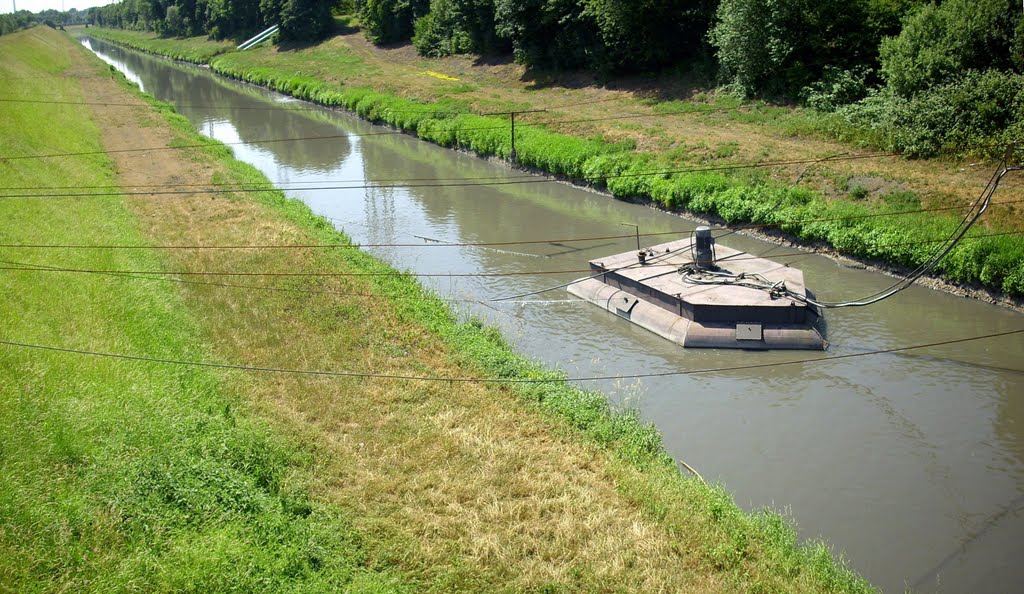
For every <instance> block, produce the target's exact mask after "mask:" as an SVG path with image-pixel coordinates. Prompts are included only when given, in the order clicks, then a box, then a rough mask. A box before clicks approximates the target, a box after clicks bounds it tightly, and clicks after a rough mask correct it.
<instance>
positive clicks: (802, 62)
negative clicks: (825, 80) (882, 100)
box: [709, 0, 877, 96]
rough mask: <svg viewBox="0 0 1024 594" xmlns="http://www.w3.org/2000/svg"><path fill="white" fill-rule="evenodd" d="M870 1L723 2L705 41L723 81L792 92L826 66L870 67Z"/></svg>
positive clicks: (757, 90) (743, 88)
mask: <svg viewBox="0 0 1024 594" xmlns="http://www.w3.org/2000/svg"><path fill="white" fill-rule="evenodd" d="M867 2H868V0H722V2H721V4H719V6H718V10H717V12H716V22H715V24H714V27H713V28H712V30H711V32H710V34H709V39H710V41H711V44H712V45H713V46H714V47H715V48H716V55H717V58H718V63H719V66H720V68H721V74H722V77H723V79H724V80H725V81H726V82H727V83H729V84H732V85H734V86H735V87H736V88H737V90H739V91H741V92H742V93H745V94H753V93H773V94H781V95H787V96H794V95H796V94H797V92H798V91H799V90H800V89H802V88H803V87H804V86H806V85H808V84H809V83H811V82H813V81H816V80H820V79H821V78H822V75H823V73H824V69H825V67H826V66H831V67H834V68H839V69H841V70H847V69H855V68H858V67H863V66H865V65H870V64H872V63H873V62H874V60H875V49H874V47H875V42H876V41H877V40H875V39H873V37H872V35H871V34H870V31H869V30H868V29H867V28H865V27H864V23H865V22H866V20H867V15H868V6H867Z"/></svg>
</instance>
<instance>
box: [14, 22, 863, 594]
mask: <svg viewBox="0 0 1024 594" xmlns="http://www.w3.org/2000/svg"><path fill="white" fill-rule="evenodd" d="M0 43H3V44H11V45H12V46H19V47H21V46H24V48H26V49H25V51H23V52H22V53H21V54H19V53H18V52H13V53H12V54H11V55H15V56H21V55H28V54H33V55H35V54H39V53H40V52H41V53H42V54H43V55H45V53H46V51H48V49H52V50H53V51H55V52H63V54H61V55H64V56H65V58H66V59H67V61H69V62H71V63H77V62H80V63H84V62H85V58H86V56H85V55H84V51H80V50H79V49H78V48H74V47H73V46H72V45H71V43H72V42H71V41H70V40H69V39H66V38H64V37H62V36H60V35H59V34H57V33H55V32H52V31H48V30H45V29H36V30H33V31H29V32H26V33H23V34H19V35H17V36H13V37H11V38H9V39H8V38H5V39H3V40H0ZM65 46H66V47H67V48H71V49H62V48H65ZM75 51H78V52H79V53H78V54H77V55H76V54H75V53H74V52H75ZM5 55H7V54H5ZM54 59H56V58H54ZM8 61H9V62H10V63H11V64H15V65H18V64H20V63H21V62H19V61H18V60H17V59H11V60H8ZM65 67H67V68H70V67H71V66H65ZM3 68H11V66H9V65H5V66H3ZM18 68H20V69H25V68H28V67H24V68H22V67H21V66H18ZM75 68H77V69H79V70H81V69H82V68H83V67H82V65H81V64H78V65H77V66H75ZM56 70H59V68H56V69H55V71H56ZM97 74H101V71H99V70H96V69H95V68H93V69H92V75H97ZM77 83H78V84H80V85H81V86H82V87H84V88H86V89H88V92H89V96H90V97H91V98H93V99H94V100H95V102H97V103H111V104H115V103H116V104H122V103H124V102H128V101H135V102H138V103H140V104H141V103H142V102H141V101H139V100H138V98H137V95H136V94H133V93H132V92H130V91H129V89H128V86H127V85H125V84H124V83H123V82H122V83H121V84H120V86H119V85H118V84H114V82H113V81H112V80H110V79H109V77H106V76H99V77H95V76H93V77H91V78H81V79H79V80H78V81H77ZM49 84H51V85H52V84H54V83H53V81H50V83H49ZM62 84H63V83H62ZM74 84H76V81H68V85H69V86H68V88H67V89H66V92H67V93H69V95H74V94H75V92H78V93H79V94H80V93H81V91H76V90H75V87H74ZM39 91H40V92H42V88H40V89H39ZM150 103H151V105H152V108H154V109H155V110H158V111H159V113H160V115H161V116H162V117H154V116H153V113H154V112H153V110H152V109H149V108H146V109H140V110H139V111H134V110H127V109H124V108H112V107H104V106H100V105H97V106H93V107H92V109H94V111H91V112H78V113H77V114H72V115H69V116H64V115H59V116H58V115H56V114H57V112H53V111H47V112H45V114H46V117H47V118H48V121H49V122H50V123H51V124H54V123H55V124H61V123H62V122H60V121H55V118H57V117H70V118H72V119H73V120H74V121H75V122H77V125H78V127H77V128H76V127H75V126H73V125H71V123H68V125H67V126H64V127H63V129H64V130H65V134H72V133H74V134H75V135H76V136H78V137H80V138H81V140H80V141H79V144H81V146H86V144H88V143H92V145H94V146H95V145H97V144H102V145H103V146H104V147H105V148H108V149H109V148H111V147H113V146H118V147H128V146H131V145H132V143H133V142H134V143H135V145H134V146H140V143H142V144H143V145H145V146H154V144H152V143H154V142H155V141H156V140H157V139H159V140H160V141H161V142H164V143H167V144H173V145H179V146H180V145H195V144H205V147H203V148H196V149H188V150H181V151H152V152H146V153H130V152H122V153H113V154H111V157H110V158H111V159H112V161H111V160H107V157H103V158H102V159H99V158H97V159H99V160H98V161H97V162H98V163H99V165H100V167H99V169H98V171H99V172H100V173H96V172H95V171H94V168H93V167H92V166H89V167H86V166H83V167H85V168H87V169H88V170H89V171H90V172H93V173H92V175H94V176H96V177H95V179H89V178H86V177H81V178H78V177H76V178H69V179H67V180H60V181H57V180H55V179H54V177H53V176H52V175H49V176H47V175H46V172H47V171H48V169H47V167H48V166H47V165H45V164H42V163H39V164H36V165H30V166H28V167H35V168H36V169H34V170H27V169H26V170H23V171H22V173H23V174H25V175H26V177H25V178H24V179H23V180H22V181H19V182H17V184H9V185H8V186H7V187H12V186H13V185H19V186H23V185H27V186H32V185H36V186H43V185H72V186H78V187H81V186H86V185H101V184H109V183H121V184H127V183H141V181H140V180H142V179H145V180H147V181H148V183H157V184H160V183H163V184H167V185H169V186H172V185H173V184H174V183H179V184H180V183H182V182H181V180H189V182H190V183H195V182H205V181H210V182H229V183H237V182H263V183H265V182H266V180H265V178H263V177H262V176H261V175H260V174H259V173H258V172H256V171H255V170H253V169H252V168H250V167H248V166H245V165H243V164H240V163H238V162H236V161H234V160H233V159H231V157H230V152H229V151H228V150H226V149H225V147H223V146H222V145H219V144H218V143H216V142H213V141H203V140H202V139H201V137H199V136H198V135H197V134H196V133H195V131H194V130H192V129H191V127H190V126H189V124H188V122H187V121H186V120H184V119H183V118H181V117H180V116H177V115H175V114H174V113H173V110H171V109H169V108H168V107H167V106H166V105H161V104H157V103H155V102H150ZM143 105H145V104H143ZM61 113H63V112H61ZM126 114H131V115H130V116H129V115H126ZM4 117H7V116H4ZM12 117H17V116H12ZM89 120H93V121H95V122H96V125H92V124H89V123H88V122H89ZM5 125H6V124H5ZM33 125H38V124H27V123H24V122H22V123H21V124H20V125H11V126H10V127H9V129H10V130H11V131H12V132H11V133H12V134H14V133H16V132H17V131H18V130H22V129H26V126H29V128H28V129H31V126H33ZM97 139H99V140H97ZM146 143H149V144H146ZM76 146H78V145H77V144H72V145H69V146H67V147H63V148H62V149H61V150H62V151H68V152H76V151H75V147H76ZM24 151H25V152H24V153H20V154H32V153H40V152H56V150H54V149H52V148H48V147H42V146H26V147H24ZM5 154H8V153H5ZM30 161H31V160H25V161H24V162H25V163H28V162H30ZM16 166H20V164H19V163H18V162H17V161H8V162H5V163H4V164H3V167H11V168H13V167H16ZM12 170H13V169H5V170H3V171H4V177H3V179H5V180H6V179H7V172H8V171H12ZM115 172H116V176H115V174H114V173H115ZM83 175H84V174H83ZM174 180H178V181H177V182H175V181H174ZM0 206H3V207H4V208H5V209H8V210H10V211H11V212H12V216H21V217H22V218H23V220H24V221H26V223H27V225H25V226H18V227H9V226H8V225H7V224H6V222H5V224H4V225H3V226H2V227H0V228H2V230H3V234H4V236H3V239H4V241H3V243H30V242H31V243H87V244H115V243H116V244H138V243H147V244H154V245H165V244H175V245H195V244H207V245H219V244H232V245H239V244H271V243H279V244H289V243H291V244H305V245H308V244H316V243H320V244H335V245H338V246H339V247H338V248H335V249H313V248H307V249H292V250H161V251H156V250H154V251H146V250H95V251H93V250H88V251H87V250H67V251H64V252H61V251H54V250H35V251H28V250H14V249H6V250H4V251H3V257H4V259H7V260H16V261H19V262H29V263H31V264H35V265H41V266H42V265H46V266H54V265H59V266H61V267H81V268H92V269H121V270H127V269H132V270H161V269H163V270H190V271H196V272H216V271H234V272H243V273H245V272H266V271H278V272H301V271H305V272H320V273H323V272H326V273H330V274H331V275H333V276H316V277H297V278H289V279H284V280H281V279H277V280H269V279H248V278H245V279H238V278H234V279H230V278H229V279H217V278H213V279H198V278H194V277H186V278H174V277H171V278H169V279H166V280H162V281H154V280H152V279H141V278H138V276H124V275H92V274H89V275H70V274H64V273H43V272H34V273H28V272H7V271H5V272H4V275H3V276H0V279H2V280H3V282H4V283H5V288H6V289H8V291H9V292H21V293H23V295H24V297H23V298H21V299H20V301H15V302H11V304H10V305H9V306H8V305H5V306H3V307H4V308H5V309H3V316H4V318H3V319H4V320H5V321H6V320H8V319H10V320H15V322H12V325H11V326H9V327H8V328H7V329H5V331H4V332H5V333H4V334H3V339H11V338H17V339H20V340H25V341H37V342H40V343H45V344H55V345H63V346H71V347H77V348H88V349H91V350H97V351H105V350H106V351H113V352H123V353H130V354H133V355H143V356H147V355H148V356H153V357H163V358H175V359H194V360H195V359H201V360H216V361H224V362H229V363H240V364H248V365H257V366H272V367H286V368H306V369H334V370H345V371H355V372H365V373H374V374H391V375H416V376H429V377H503V378H529V377H532V378H545V379H546V378H551V379H555V378H557V377H558V376H557V374H554V373H552V372H550V371H546V370H544V369H541V368H539V367H537V366H536V365H533V364H531V363H530V362H528V361H526V360H525V359H524V358H523V357H521V356H519V355H517V354H516V353H514V352H513V351H512V350H511V349H510V348H509V347H508V345H507V344H505V343H504V341H502V339H501V337H500V336H498V334H497V333H496V332H494V331H493V330H490V329H488V328H485V327H483V326H481V325H480V324H475V323H472V322H469V323H461V322H459V321H458V320H456V319H455V318H454V316H453V315H452V314H451V312H450V311H449V310H448V309H446V308H445V306H444V304H443V303H442V302H441V301H440V300H437V299H436V298H434V297H433V296H431V295H429V294H427V293H426V292H424V291H423V289H422V288H421V287H420V286H419V285H418V284H417V283H416V282H415V280H414V279H413V278H411V277H407V276H403V275H397V274H395V271H393V270H391V269H390V268H388V267H387V266H385V265H383V264H382V263H380V262H378V261H376V260H374V259H372V258H371V257H369V256H368V255H366V254H364V253H362V252H360V251H359V250H358V249H351V246H349V245H348V241H347V239H346V238H345V237H344V236H343V235H342V234H340V233H338V232H337V231H335V230H334V229H333V228H332V227H331V226H330V225H328V224H327V223H326V222H325V221H324V220H323V219H320V218H318V217H316V216H314V215H313V214H312V213H311V212H310V211H309V210H308V209H307V208H306V207H305V206H304V205H303V204H301V203H299V202H296V201H291V200H287V199H285V198H284V197H283V195H281V194H280V193H279V192H276V191H275V192H260V193H252V194H241V195H239V196H235V197H229V196H225V195H198V196H181V197H175V198H173V199H158V198H150V197H144V196H135V197H131V198H126V199H124V200H122V199H120V198H102V199H92V198H91V199H55V200H50V199H45V200H44V199H22V200H21V201H20V202H15V201H13V200H9V201H4V202H2V203H0ZM44 206H45V207H46V208H47V209H48V210H46V211H41V210H39V209H41V208H43V207H44ZM72 208H73V209H74V211H73V216H68V212H69V209H72ZM19 209H20V211H21V212H23V214H18V215H15V214H14V212H15V211H19ZM5 214H6V212H5ZM115 215H116V216H115ZM37 219H39V220H37ZM3 220H4V221H6V220H7V219H6V218H5V219H3ZM34 225H39V229H38V230H32V227H33V226H34ZM47 225H49V226H52V229H49V230H45V228H44V227H45V226H47ZM351 273H355V274H358V275H366V274H367V273H372V274H377V275H379V276H343V275H344V274H351ZM145 276H152V275H145ZM222 280H223V281H224V282H221V281H222ZM183 281H187V282H183ZM15 283H18V284H17V285H15ZM227 285H235V286H227ZM31 308H34V311H35V315H32V316H24V315H22V312H24V311H28V310H29V309H31ZM0 363H2V364H3V365H4V368H3V375H2V382H3V383H2V389H3V394H2V398H0V414H2V415H3V417H2V419H0V420H3V421H5V422H8V423H9V424H11V426H15V425H16V426H17V427H19V431H17V432H13V433H12V434H10V435H8V434H5V435H4V436H3V437H0V444H2V445H0V466H2V468H0V470H2V471H3V476H2V477H0V485H2V486H0V489H2V493H3V495H2V497H3V499H2V500H0V501H2V503H0V513H2V514H3V515H2V516H0V530H2V532H0V584H2V585H3V587H7V588H9V589H12V590H15V591H26V590H27V591H32V590H33V589H35V590H39V591H55V590H61V589H64V590H75V591H82V590H84V591H89V590H92V591H120V590H157V591H160V590H162V591H189V590H192V591H268V592H277V591H289V590H292V591H303V592H306V591H318V590H327V591H345V590H346V589H347V590H349V591H353V592H360V591H371V592H384V591H431V592H455V591H465V592H619V591H623V592H624V591H637V592H659V591H660V592H748V591H761V592H817V591H826V592H860V591H869V590H870V587H869V586H868V585H867V584H865V583H864V582H863V581H862V580H860V579H859V578H857V577H856V576H855V575H854V574H852V573H850V572H849V571H847V570H846V569H844V568H843V566H842V565H841V564H839V563H837V562H836V561H835V560H834V559H833V557H832V555H831V553H830V552H829V550H828V548H827V547H825V546H823V545H810V546H802V545H798V544H797V543H796V540H795V536H794V533H793V530H792V528H791V527H790V526H789V525H788V524H787V523H786V522H785V521H784V520H783V519H782V518H781V517H780V516H778V515H777V514H774V513H770V512H764V513H756V514H753V515H749V514H746V513H744V512H742V511H741V510H740V509H739V508H738V507H737V506H736V505H735V503H734V502H733V501H732V499H731V498H730V496H729V495H728V493H727V492H726V491H725V490H724V489H722V488H720V487H709V486H706V485H704V484H702V483H701V482H700V481H697V480H694V479H689V478H685V477H683V476H682V475H680V474H679V472H678V471H677V470H676V468H675V465H674V463H673V461H672V460H671V459H669V458H668V457H667V456H666V455H665V454H664V451H663V449H662V446H661V442H660V438H659V436H658V435H657V433H656V432H654V431H653V430H652V429H651V428H650V427H649V426H646V425H644V424H642V423H640V422H639V421H638V420H637V419H636V418H635V417H633V416H631V415H629V414H617V413H614V412H612V411H610V410H609V407H608V405H607V403H606V401H605V399H604V397H603V396H602V395H601V394H596V393H588V392H583V391H580V390H577V389H575V388H572V387H570V386H567V385H566V384H564V383H561V382H552V383H543V384H532V385H523V386H502V385H493V384H487V385H483V384H476V383H449V382H425V381H403V380H397V379H380V378H378V379H371V378H328V377H320V378H310V377H302V376H297V375H283V374H246V373H241V372H232V373H219V372H217V373H214V372H213V371H212V370H197V369H195V368H189V367H176V366H162V365H156V364H147V363H139V362H125V361H112V360H106V359H93V358H86V357H84V356H80V355H72V354H67V353H49V354H41V353H40V352H38V351H26V350H20V349H17V348H13V347H3V348H2V349H0ZM39 378H43V379H39ZM22 409H25V410H22ZM285 436H287V437H285ZM54 535H56V536H54Z"/></svg>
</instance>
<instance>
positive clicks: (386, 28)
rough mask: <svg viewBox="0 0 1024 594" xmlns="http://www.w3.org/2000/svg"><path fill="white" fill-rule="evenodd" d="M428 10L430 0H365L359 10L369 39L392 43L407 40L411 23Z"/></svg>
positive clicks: (410, 36) (411, 27)
mask: <svg viewBox="0 0 1024 594" xmlns="http://www.w3.org/2000/svg"><path fill="white" fill-rule="evenodd" d="M429 10H430V0H365V3H364V4H363V6H362V8H361V10H360V11H359V15H360V18H361V19H362V21H363V25H364V26H365V27H366V36H367V37H369V39H370V41H372V42H374V43H377V44H381V43H394V42H398V41H408V40H409V39H411V38H412V35H413V23H415V22H416V19H418V18H420V17H422V16H424V15H426V14H427V12H428V11H429Z"/></svg>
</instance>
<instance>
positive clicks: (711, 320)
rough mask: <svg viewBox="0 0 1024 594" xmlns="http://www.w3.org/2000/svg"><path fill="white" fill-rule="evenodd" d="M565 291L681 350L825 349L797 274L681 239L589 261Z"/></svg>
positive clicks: (700, 237) (706, 233)
mask: <svg viewBox="0 0 1024 594" xmlns="http://www.w3.org/2000/svg"><path fill="white" fill-rule="evenodd" d="M590 270H591V271H592V274H591V276H589V277H586V278H583V279H580V280H578V281H576V282H574V283H572V284H571V285H569V286H568V291H569V292H570V293H572V294H573V295H576V296H577V297H580V298H582V299H584V300H586V301H589V302H590V303H593V304H594V305H597V306H600V307H601V308H603V309H606V310H608V311H609V312H611V313H613V314H616V315H618V316H619V317H621V318H624V319H626V320H629V321H630V322H632V323H634V324H636V325H638V326H640V327H642V328H646V329H647V330H650V331H651V332H654V333H655V334H658V335H660V336H662V337H664V338H666V339H668V340H671V341H673V342H675V343H677V344H679V345H682V346H683V347H702V348H731V349H759V350H763V349H806V350H824V349H825V348H826V347H827V342H826V340H825V336H824V330H823V328H824V324H823V320H822V318H821V316H820V314H819V312H818V309H817V308H816V307H815V306H814V305H812V304H811V303H808V302H807V301H806V300H805V299H806V298H807V297H808V292H807V288H806V286H805V284H804V275H803V272H802V271H801V270H799V269H797V268H792V267H789V266H788V265H786V264H780V263H778V262H773V261H771V260H767V259H765V258H760V257H757V256H754V255H751V254H748V253H746V252H741V251H738V250H734V249H730V248H727V247H724V246H716V245H715V241H714V238H713V237H712V236H711V231H710V229H709V228H707V227H700V228H698V229H697V230H696V231H695V232H694V234H693V235H692V236H691V237H690V238H687V239H681V240H677V241H671V242H668V243H663V244H659V245H655V246H651V247H649V248H646V249H642V250H638V251H630V252H625V253H621V254H615V255H612V256H608V257H605V258H600V259H597V260H591V261H590Z"/></svg>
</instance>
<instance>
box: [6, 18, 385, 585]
mask: <svg viewBox="0 0 1024 594" xmlns="http://www.w3.org/2000/svg"><path fill="white" fill-rule="evenodd" d="M0 47H2V49H0V51H2V52H3V55H4V56H5V59H4V61H3V64H0V85H2V86H4V88H17V89H19V90H22V91H24V92H25V93H39V94H44V93H46V94H52V93H58V94H59V95H60V96H62V97H67V98H69V99H72V100H81V99H82V98H83V95H82V89H81V88H80V86H79V82H78V79H77V78H76V77H64V76H62V73H63V72H65V71H68V70H73V71H75V72H78V73H80V75H79V76H81V73H85V72H89V73H90V75H95V76H109V74H108V73H106V69H105V68H104V67H100V66H97V65H87V66H83V65H81V56H80V55H78V54H79V53H80V52H79V50H78V48H76V47H74V46H73V45H71V44H70V43H68V42H67V41H66V40H65V39H64V38H63V37H62V36H60V35H58V34H56V33H54V32H50V31H48V30H46V29H42V28H36V29H32V30H29V31H25V32H21V33H16V34H12V35H10V36H5V37H4V38H3V39H2V40H0ZM0 134H2V136H3V138H4V139H5V141H4V149H3V152H4V155H5V156H12V155H30V154H40V153H47V152H70V153H80V152H86V153H93V152H96V151H102V150H103V148H104V147H103V143H102V139H101V133H100V130H99V129H98V128H97V125H96V123H95V122H94V120H93V118H92V114H90V113H89V111H88V108H87V107H84V106H69V107H68V108H67V109H60V110H54V109H52V107H51V108H47V107H46V106H44V105H30V104H14V105H11V106H8V108H6V109H5V110H4V113H3V116H0ZM115 169H116V167H115V164H114V163H113V162H112V161H111V159H110V158H108V157H107V156H106V155H103V154H89V155H82V156H77V157H69V158H63V159H59V160H51V159H43V160H38V159H24V160H18V161H3V162H0V186H2V187H5V188H11V187H37V186H51V185H67V186H74V187H82V186H87V187H91V186H115V187H116V186H117V185H119V183H120V182H119V179H118V175H117V173H116V171H115ZM16 193H17V192H16ZM0 218H2V220H3V223H2V225H0V236H2V238H3V242H4V243H9V244H25V243H30V244H46V243H69V244H75V243H86V244H104V243H114V244H144V243H146V242H147V241H148V240H149V238H147V237H146V236H145V233H144V232H143V230H142V229H141V228H140V225H139V222H138V220H137V218H136V216H135V213H133V212H132V211H131V209H130V208H129V207H128V205H127V204H126V201H125V200H124V199H123V198H122V197H121V196H116V195H115V196H111V197H108V198H98V199H90V200H76V199H73V198H54V199H27V198H24V199H12V198H8V199H4V200H2V201H0ZM2 257H3V259H4V260H5V262H6V264H5V265H4V266H6V267H8V270H7V271H6V272H4V274H3V275H2V276H0V286H2V287H3V291H4V293H5V294H6V295H8V297H7V298H6V299H5V300H4V304H3V306H2V307H0V320H2V321H3V326H4V331H3V340H15V341H22V342H26V343H39V344H44V345H64V346H73V347H79V348H84V349H88V350H95V351H111V352H130V353H135V354H137V355H140V356H151V357H167V358H177V359H186V360H187V359H206V358H209V357H210V355H211V352H210V348H209V344H208V342H207V340H206V339H205V337H204V336H203V334H202V330H201V324H200V323H199V322H198V320H197V319H196V318H195V316H194V315H193V312H191V311H190V310H189V308H188V307H187V305H186V304H185V303H184V301H183V300H182V298H181V295H180V294H179V293H178V291H176V290H175V289H174V287H173V286H168V285H166V284H160V283H145V282H138V283H121V284H119V285H118V286H117V287H116V290H111V289H112V287H111V283H110V281H109V280H104V279H103V278H102V277H97V276H95V275H91V276H90V275H77V276H54V275H49V274H43V273H31V272H17V271H15V270H12V269H11V268H18V269H20V268H33V267H36V266H45V265H47V263H50V264H52V263H53V262H54V254H47V253H45V252H34V251H26V250H14V249H4V250H3V256H2ZM56 257H57V259H58V261H59V262H60V264H61V265H62V266H68V267H81V268H87V269H106V268H112V269H139V268H141V269H151V270H161V269H163V268H164V267H165V266H167V265H168V264H169V262H168V261H167V260H166V259H165V258H163V257H161V256H160V255H159V254H158V253H154V252H151V251H126V250H120V251H101V250H100V251H97V250H93V251H65V252H63V253H59V254H56ZM237 387H238V381H237V378H235V377H233V376H232V375H231V374H227V373H221V372H218V371H214V370H208V369H201V368H189V367H170V366H152V365H145V364H126V363H125V362H119V361H115V360H110V359H97V358H91V357H85V356H76V355H69V354H66V353H57V352H46V351H39V350H27V349H21V348H15V347H11V346H3V347H0V423H2V424H3V426H4V431H3V432H0V591H5V592H22V593H27V592H57V591H77V592H88V591H92V592H117V591H140V590H142V591H168V592H169V591H177V592H186V591H214V590H215V591H221V592H231V591H237V592H254V591H282V592H284V591H295V592H336V591H338V590H340V589H345V588H351V589H353V590H354V591H362V592H368V591H373V592H381V591H385V588H382V587H380V586H379V585H380V584H382V583H384V584H386V583H387V579H386V578H387V577H388V576H385V575H383V574H380V573H377V572H374V571H372V570H369V569H367V567H366V561H367V555H366V551H365V549H364V547H363V544H362V543H363V539H362V537H361V535H360V534H359V533H358V532H357V531H356V530H355V529H354V528H353V527H352V524H351V522H350V521H349V520H348V519H347V518H346V517H345V514H344V513H343V511H342V510H341V509H339V508H337V507H334V506H330V505H326V504H323V503H322V502H317V501H314V500H313V499H312V498H311V497H310V494H309V489H308V485H307V484H308V482H309V481H310V480H311V476H312V472H313V470H314V468H313V465H312V460H311V459H310V457H309V455H308V452H307V451H305V450H304V448H303V447H300V446H299V445H298V444H296V443H295V442H294V440H292V439H290V438H287V437H284V436H283V435H282V434H279V433H274V432H273V431H271V430H270V428H269V425H268V424H267V423H265V422H263V421H261V420H259V419H258V418H256V417H254V416H252V415H247V414H244V412H243V411H244V410H245V408H246V406H245V402H244V397H243V396H242V394H241V392H240V391H239V390H238V389H237ZM395 581H396V583H398V584H399V585H400V583H401V581H400V579H397V578H396V580H395ZM397 590H398V589H397V588H395V591H397Z"/></svg>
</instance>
